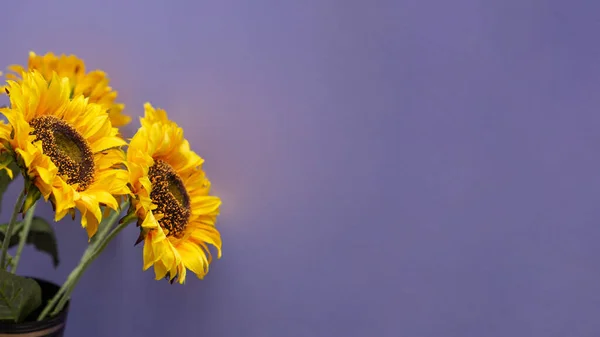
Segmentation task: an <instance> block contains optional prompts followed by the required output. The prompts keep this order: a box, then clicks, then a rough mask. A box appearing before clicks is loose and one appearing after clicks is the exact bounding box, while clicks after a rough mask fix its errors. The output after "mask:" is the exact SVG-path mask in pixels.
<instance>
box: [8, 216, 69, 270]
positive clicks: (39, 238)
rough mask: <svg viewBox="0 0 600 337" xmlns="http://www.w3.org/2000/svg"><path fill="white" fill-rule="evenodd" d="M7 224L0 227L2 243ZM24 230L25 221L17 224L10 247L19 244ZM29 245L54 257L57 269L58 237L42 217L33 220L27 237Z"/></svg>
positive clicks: (53, 262) (53, 261)
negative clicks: (20, 235)
mask: <svg viewBox="0 0 600 337" xmlns="http://www.w3.org/2000/svg"><path fill="white" fill-rule="evenodd" d="M6 227H8V225H7V224H2V225H0V242H1V240H4V233H6ZM22 230H23V221H19V222H17V223H16V225H15V228H14V230H13V235H12V237H11V238H10V245H9V248H10V247H13V246H16V245H18V244H19V235H18V234H20V233H21V231H22ZM27 243H28V244H32V245H33V246H34V247H35V248H36V249H37V250H39V251H42V252H44V253H47V254H49V255H50V256H51V257H52V264H53V265H54V267H55V268H56V267H57V266H58V263H59V262H60V261H59V259H58V246H57V244H56V237H55V236H54V229H53V228H52V225H50V224H49V223H48V222H47V221H46V220H44V219H43V218H40V217H37V216H35V217H33V219H32V220H31V228H30V229H29V235H27Z"/></svg>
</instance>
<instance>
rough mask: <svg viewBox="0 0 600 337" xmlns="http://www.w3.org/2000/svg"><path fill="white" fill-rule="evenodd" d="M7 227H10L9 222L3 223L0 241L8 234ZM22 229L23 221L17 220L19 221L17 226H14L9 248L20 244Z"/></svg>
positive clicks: (0, 227) (0, 226) (0, 228)
mask: <svg viewBox="0 0 600 337" xmlns="http://www.w3.org/2000/svg"><path fill="white" fill-rule="evenodd" d="M7 228H8V224H7V223H3V224H1V225H0V242H2V241H3V240H4V235H5V234H6V229H7ZM22 229H23V222H22V221H17V223H15V228H13V231H12V236H11V237H10V243H9V245H8V248H11V247H13V246H16V245H17V244H19V235H18V234H19V233H20V232H21V230H22Z"/></svg>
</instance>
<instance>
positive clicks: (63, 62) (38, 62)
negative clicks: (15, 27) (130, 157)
mask: <svg viewBox="0 0 600 337" xmlns="http://www.w3.org/2000/svg"><path fill="white" fill-rule="evenodd" d="M9 69H10V70H12V71H13V72H14V74H12V73H8V74H6V77H7V78H8V79H10V80H14V81H21V79H22V77H21V75H22V74H23V73H24V72H28V71H32V70H37V71H39V72H40V73H41V74H42V76H44V78H45V79H46V80H47V81H50V79H51V78H52V76H53V74H54V73H57V74H58V76H59V77H68V78H69V83H70V85H71V87H70V89H71V90H70V91H69V93H70V94H71V96H72V97H75V96H78V95H83V96H84V97H87V98H88V99H89V102H90V103H98V104H100V105H101V106H102V107H103V108H104V109H105V111H106V112H107V113H108V115H109V117H110V120H111V123H112V125H113V126H115V127H120V126H123V125H127V124H128V123H129V122H130V121H131V117H129V116H127V115H124V114H123V109H124V108H125V105H124V104H121V103H116V102H115V100H116V99H117V92H116V91H114V90H113V89H112V88H111V87H110V86H109V79H108V77H107V76H106V73H105V72H103V71H100V70H93V71H90V72H86V68H85V63H84V62H83V60H82V59H80V58H78V57H77V56H75V55H65V54H61V55H58V56H57V55H55V54H54V53H47V54H45V55H36V54H35V53H34V52H29V59H28V62H27V67H23V66H21V65H12V66H9Z"/></svg>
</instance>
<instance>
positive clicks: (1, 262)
mask: <svg viewBox="0 0 600 337" xmlns="http://www.w3.org/2000/svg"><path fill="white" fill-rule="evenodd" d="M25 192H26V191H25V189H23V191H21V194H19V197H18V198H17V202H16V203H15V208H14V210H13V213H12V215H11V217H10V222H9V223H8V227H7V228H6V233H5V234H4V242H2V252H1V253H0V268H2V269H4V270H7V268H6V267H7V264H6V256H7V254H8V246H9V245H10V237H11V236H12V232H13V229H14V227H15V224H16V223H17V214H19V211H20V210H21V207H22V206H23V201H24V200H25Z"/></svg>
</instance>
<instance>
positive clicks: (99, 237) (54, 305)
mask: <svg viewBox="0 0 600 337" xmlns="http://www.w3.org/2000/svg"><path fill="white" fill-rule="evenodd" d="M127 203H128V202H127V201H126V202H124V203H123V204H121V208H120V209H119V210H117V211H114V212H113V213H111V214H110V215H109V216H108V217H107V218H106V219H105V221H102V223H101V224H100V228H99V229H98V232H97V233H96V235H94V238H93V240H92V243H91V244H90V245H88V247H87V249H86V250H85V252H84V253H83V256H82V257H81V260H80V261H79V264H78V265H77V267H75V269H73V270H72V271H71V273H70V274H69V276H68V277H67V280H66V281H65V283H64V284H63V285H62V287H61V288H60V289H59V291H58V293H56V295H54V297H53V298H52V299H51V300H50V302H48V304H47V305H46V307H45V308H44V310H43V311H42V313H41V314H40V315H39V316H38V319H37V320H38V321H41V320H43V319H44V318H46V316H48V314H49V313H50V311H52V315H56V314H58V313H60V311H61V310H62V309H63V307H64V306H65V304H66V303H67V301H68V300H69V296H70V295H71V293H72V292H73V289H74V288H75V285H76V284H77V282H78V281H79V279H80V278H81V275H83V272H84V271H85V269H87V267H88V266H89V264H90V263H91V262H92V261H93V260H94V259H95V258H96V257H97V256H98V255H99V254H100V252H101V251H102V250H103V249H104V247H106V244H108V242H107V241H110V240H112V238H113V237H114V235H116V233H114V232H115V230H117V228H119V227H120V226H123V227H125V226H126V225H127V223H124V224H123V225H119V227H117V228H115V229H114V230H113V232H111V234H110V235H109V237H108V238H105V237H106V235H107V233H108V232H109V230H110V229H111V228H112V227H113V225H114V224H115V222H116V221H117V219H118V218H119V215H120V213H121V210H122V209H123V208H124V207H125V206H127ZM121 229H122V228H121ZM119 231H120V230H119ZM113 233H114V234H113ZM117 233H118V231H117ZM98 249H100V252H98V253H96V252H97V251H98ZM53 309H54V310H53Z"/></svg>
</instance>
